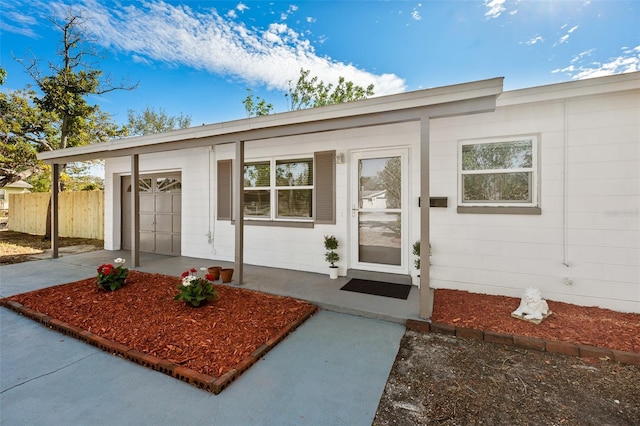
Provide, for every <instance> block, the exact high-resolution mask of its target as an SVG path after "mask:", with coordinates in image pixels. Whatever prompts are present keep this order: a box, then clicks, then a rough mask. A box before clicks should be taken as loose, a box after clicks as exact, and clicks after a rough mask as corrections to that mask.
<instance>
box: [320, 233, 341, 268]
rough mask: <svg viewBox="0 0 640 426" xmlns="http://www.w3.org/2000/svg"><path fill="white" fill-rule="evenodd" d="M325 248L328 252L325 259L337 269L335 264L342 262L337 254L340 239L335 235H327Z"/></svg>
mask: <svg viewBox="0 0 640 426" xmlns="http://www.w3.org/2000/svg"><path fill="white" fill-rule="evenodd" d="M324 248H325V249H326V250H327V252H326V253H325V255H324V259H325V260H326V261H327V262H329V263H330V264H331V267H332V268H335V267H336V265H335V263H336V262H338V261H339V260H340V255H339V254H338V253H336V252H335V250H337V249H338V239H337V238H336V237H335V236H333V235H325V236H324Z"/></svg>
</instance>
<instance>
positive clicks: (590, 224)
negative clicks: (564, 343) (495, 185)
mask: <svg viewBox="0 0 640 426" xmlns="http://www.w3.org/2000/svg"><path fill="white" fill-rule="evenodd" d="M639 99H640V94H639V93H638V92H637V91H635V92H631V91H629V92H626V93H624V92H620V93H615V94H608V95H606V94H605V95H598V96H584V97H576V98H571V99H567V100H566V101H565V100H556V101H549V102H537V103H530V104H522V105H509V106H500V100H499V101H498V105H499V107H498V109H497V110H496V112H494V113H486V114H481V115H477V116H469V117H458V118H449V119H442V120H434V121H433V122H432V126H431V128H432V132H431V144H432V149H431V160H430V161H431V167H432V174H431V177H432V180H431V193H432V195H438V196H448V197H450V200H454V202H453V203H450V207H449V208H447V209H431V213H432V222H431V243H432V245H433V259H432V263H433V269H432V281H431V283H432V286H433V287H435V288H452V289H460V290H468V291H472V292H478V293H488V294H499V295H508V296H514V297H519V296H520V295H521V294H522V292H523V290H524V289H525V288H526V287H529V286H533V287H537V288H539V289H540V290H541V291H542V293H543V296H544V297H545V298H547V299H551V300H559V301H565V302H569V303H576V304H580V305H597V306H601V307H606V308H611V309H615V310H620V311H628V312H640V109H639V106H640V101H639ZM531 133H534V134H538V135H539V136H540V196H541V202H540V207H541V208H542V214H541V215H539V216H528V215H522V216H520V215H506V214H500V215H486V214H458V213H457V212H456V206H455V204H456V203H455V200H456V197H457V182H458V181H457V174H456V173H457V172H456V167H457V151H456V148H457V141H458V140H460V139H468V138H487V137H502V136H509V135H519V134H531ZM565 153H566V155H567V156H566V158H565ZM565 167H566V169H567V170H566V176H567V181H566V185H565ZM565 191H566V196H567V198H566V203H565V202H564V200H565V198H564V196H565ZM451 204H453V205H451ZM565 208H566V211H565ZM565 263H566V265H565Z"/></svg>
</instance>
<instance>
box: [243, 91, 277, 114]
mask: <svg viewBox="0 0 640 426" xmlns="http://www.w3.org/2000/svg"><path fill="white" fill-rule="evenodd" d="M247 92H248V94H247V97H246V98H244V101H242V104H243V105H244V109H245V110H246V111H247V117H257V116H261V115H269V114H271V112H272V111H273V104H268V103H267V101H265V100H264V99H262V98H261V97H260V96H256V98H255V100H254V99H253V91H252V90H251V89H247Z"/></svg>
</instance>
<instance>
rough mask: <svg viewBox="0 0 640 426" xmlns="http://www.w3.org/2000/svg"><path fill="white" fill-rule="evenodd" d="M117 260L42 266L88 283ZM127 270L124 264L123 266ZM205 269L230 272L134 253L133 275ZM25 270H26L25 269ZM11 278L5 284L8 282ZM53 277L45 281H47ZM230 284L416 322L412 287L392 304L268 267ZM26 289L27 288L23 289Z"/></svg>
mask: <svg viewBox="0 0 640 426" xmlns="http://www.w3.org/2000/svg"><path fill="white" fill-rule="evenodd" d="M117 257H122V258H124V259H127V260H128V261H130V259H131V253H130V252H129V251H125V250H120V251H107V250H101V251H91V252H84V253H79V254H71V253H64V252H61V256H60V257H59V258H58V259H55V260H53V259H49V260H48V261H46V262H45V263H46V264H48V267H47V270H48V271H49V272H48V273H49V274H55V270H56V269H57V268H53V267H52V266H53V265H52V264H56V266H57V265H58V264H59V266H63V265H67V266H68V267H70V268H72V269H76V268H78V269H79V270H86V271H87V272H86V273H85V274H84V275H81V276H80V275H79V276H78V279H83V278H88V277H90V276H92V275H93V274H95V268H96V267H97V266H99V265H100V264H102V263H112V262H113V260H114V259H115V258H117ZM39 263H41V262H36V263H34V262H30V263H29V265H32V266H34V267H36V269H40V267H41V266H44V265H40V264H39ZM126 266H128V267H129V268H130V267H131V265H130V264H128V265H126ZM203 266H204V267H209V266H223V267H225V268H233V263H230V262H221V261H217V260H209V259H198V258H193V257H184V256H180V257H173V256H163V255H158V254H151V253H141V254H140V267H139V268H136V269H137V270H139V271H143V272H151V273H158V274H165V275H171V276H180V274H181V273H182V272H183V271H185V270H187V269H189V268H196V269H197V268H200V267H203ZM4 269H5V271H4V273H3V278H5V277H6V278H7V279H6V281H5V280H3V281H5V282H6V283H7V284H6V285H3V286H2V287H3V292H7V290H10V291H9V292H7V294H2V296H9V295H12V294H19V293H22V292H24V291H29V290H20V277H19V275H22V273H21V272H18V271H19V270H22V269H23V268H21V267H19V265H15V268H6V267H5V268H4ZM12 269H16V272H17V274H16V275H17V276H15V277H14V276H12V275H13V274H11V270H12ZM29 269H31V268H29ZM67 273H68V272H65V273H64V274H63V275H64V278H63V277H62V276H61V277H60V281H59V282H58V283H59V284H63V283H66V282H69V280H68V279H67V278H66V276H67ZM9 278H11V279H9ZM51 278H53V277H50V280H51ZM235 278H236V276H235V275H234V281H232V283H231V284H230V285H233V286H238V287H242V288H246V289H250V290H258V291H262V292H264V293H270V294H277V295H282V296H291V297H294V298H297V299H302V300H305V301H308V302H311V303H314V304H315V305H317V306H318V307H320V308H321V309H324V310H328V311H333V312H340V313H346V314H350V315H357V316H363V317H367V318H374V319H381V320H385V321H390V322H396V323H400V324H404V323H405V322H406V320H407V319H419V299H420V294H419V289H418V288H417V287H415V286H413V287H412V288H411V291H410V293H409V297H408V298H407V300H401V299H394V298H389V297H380V296H373V295H368V294H362V293H354V292H350V291H342V290H340V288H341V287H342V286H343V285H345V284H346V283H347V282H348V281H349V279H351V278H352V277H351V276H346V277H339V278H338V279H337V280H332V279H330V278H329V276H328V272H327V274H326V275H325V274H317V273H311V272H302V271H293V270H287V269H278V268H268V267H264V266H255V265H245V267H244V283H243V284H242V285H240V286H239V285H238V284H236V282H235ZM29 287H30V286H29Z"/></svg>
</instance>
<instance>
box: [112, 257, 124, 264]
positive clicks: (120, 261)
mask: <svg viewBox="0 0 640 426" xmlns="http://www.w3.org/2000/svg"><path fill="white" fill-rule="evenodd" d="M114 262H115V263H120V264H123V265H124V262H126V260H125V259H123V258H121V257H119V258H117V259H115V260H114Z"/></svg>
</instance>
